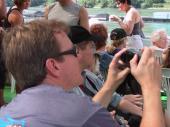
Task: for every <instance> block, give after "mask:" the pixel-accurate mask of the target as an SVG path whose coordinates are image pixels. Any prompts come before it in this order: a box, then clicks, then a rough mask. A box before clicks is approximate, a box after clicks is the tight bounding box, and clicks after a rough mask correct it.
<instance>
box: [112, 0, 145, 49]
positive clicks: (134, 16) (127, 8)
mask: <svg viewBox="0 0 170 127" xmlns="http://www.w3.org/2000/svg"><path fill="white" fill-rule="evenodd" d="M116 4H117V7H118V8H119V10H120V11H124V12H125V13H126V15H125V18H124V20H123V21H122V19H121V18H120V17H118V16H116V15H111V16H110V19H111V20H112V21H115V22H118V24H119V26H120V27H121V28H123V29H124V30H125V31H126V33H127V35H128V36H129V37H128V39H129V40H128V44H127V47H130V48H136V49H141V48H143V42H142V39H141V37H142V38H144V34H143V32H142V28H143V27H144V22H143V20H142V17H141V16H140V13H139V12H138V10H137V9H136V8H134V7H133V6H132V4H131V0H116Z"/></svg>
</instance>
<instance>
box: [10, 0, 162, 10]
mask: <svg viewBox="0 0 170 127" xmlns="http://www.w3.org/2000/svg"><path fill="white" fill-rule="evenodd" d="M47 1H55V0H31V6H38V5H42V4H45V2H47ZM76 1H77V2H78V3H79V4H80V5H83V6H85V7H87V8H92V7H94V6H99V7H101V8H105V7H115V4H114V3H115V0H76ZM131 1H132V5H133V6H135V7H136V8H148V7H152V6H158V7H159V6H160V5H163V4H162V3H165V0H131ZM157 4H158V5H157ZM12 5H13V2H12V0H7V6H12ZM160 7H161V6H160Z"/></svg>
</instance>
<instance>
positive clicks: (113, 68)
mask: <svg viewBox="0 0 170 127" xmlns="http://www.w3.org/2000/svg"><path fill="white" fill-rule="evenodd" d="M125 51H126V50H125V49H123V50H121V51H120V52H118V53H117V54H116V55H115V56H114V58H113V60H112V62H111V64H110V66H109V71H108V76H107V80H106V82H105V83H104V85H103V87H102V88H101V89H100V91H99V92H98V93H97V94H96V95H95V96H94V97H93V101H94V102H97V103H100V104H101V105H102V106H103V107H107V106H108V104H109V103H110V101H111V99H112V95H113V92H114V91H115V90H116V89H117V87H118V86H119V85H120V84H121V83H122V82H123V80H124V79H125V77H126V76H127V74H128V73H129V71H130V70H129V68H125V69H124V70H120V69H118V64H119V63H118V61H119V59H120V56H121V55H122V53H123V52H125ZM113 77H114V78H113Z"/></svg>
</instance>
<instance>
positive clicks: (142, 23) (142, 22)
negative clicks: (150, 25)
mask: <svg viewBox="0 0 170 127" xmlns="http://www.w3.org/2000/svg"><path fill="white" fill-rule="evenodd" d="M140 26H141V29H142V28H143V27H144V21H143V19H142V17H141V19H140Z"/></svg>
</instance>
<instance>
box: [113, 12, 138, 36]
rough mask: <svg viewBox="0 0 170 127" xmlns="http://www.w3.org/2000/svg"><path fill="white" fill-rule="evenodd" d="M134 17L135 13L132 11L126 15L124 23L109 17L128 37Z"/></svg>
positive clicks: (119, 19) (116, 17)
mask: <svg viewBox="0 0 170 127" xmlns="http://www.w3.org/2000/svg"><path fill="white" fill-rule="evenodd" d="M136 17H137V12H136V11H135V10H134V9H131V10H129V12H128V13H127V14H126V16H125V19H124V21H122V19H121V18H120V17H118V16H116V15H111V16H110V19H111V20H112V21H115V22H117V23H118V24H119V26H120V27H121V28H122V29H124V30H125V31H126V33H127V35H130V34H131V33H132V30H133V27H134V24H135V20H136Z"/></svg>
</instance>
